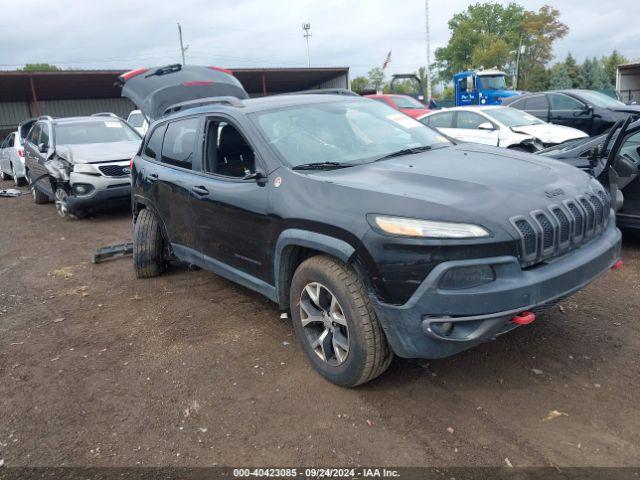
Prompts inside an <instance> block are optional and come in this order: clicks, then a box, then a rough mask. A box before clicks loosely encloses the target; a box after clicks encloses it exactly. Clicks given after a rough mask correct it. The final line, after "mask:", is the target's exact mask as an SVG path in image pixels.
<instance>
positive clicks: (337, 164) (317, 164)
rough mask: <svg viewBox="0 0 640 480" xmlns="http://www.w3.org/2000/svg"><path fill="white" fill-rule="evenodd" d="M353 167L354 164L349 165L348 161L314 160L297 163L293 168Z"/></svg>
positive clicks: (324, 168) (327, 168)
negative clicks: (312, 161)
mask: <svg viewBox="0 0 640 480" xmlns="http://www.w3.org/2000/svg"><path fill="white" fill-rule="evenodd" d="M348 167H353V165H349V164H347V163H340V162H314V163H303V164H301V165H296V166H295V167H293V170H330V169H334V168H348Z"/></svg>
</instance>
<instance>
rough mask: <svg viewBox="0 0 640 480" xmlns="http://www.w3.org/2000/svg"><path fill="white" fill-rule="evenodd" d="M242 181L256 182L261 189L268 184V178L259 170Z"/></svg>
mask: <svg viewBox="0 0 640 480" xmlns="http://www.w3.org/2000/svg"><path fill="white" fill-rule="evenodd" d="M242 180H255V181H256V183H257V184H258V185H260V186H261V187H262V186H264V185H266V184H267V176H266V175H265V174H264V173H262V172H261V171H259V170H258V171H255V172H252V173H248V174H246V175H245V176H244V177H242Z"/></svg>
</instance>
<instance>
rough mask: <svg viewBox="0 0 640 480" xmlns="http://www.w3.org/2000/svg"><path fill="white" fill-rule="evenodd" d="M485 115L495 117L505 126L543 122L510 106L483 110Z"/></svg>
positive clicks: (521, 125)
mask: <svg viewBox="0 0 640 480" xmlns="http://www.w3.org/2000/svg"><path fill="white" fill-rule="evenodd" d="M484 113H485V114H486V115H489V116H490V117H492V118H495V119H496V120H497V121H498V122H500V123H501V124H503V125H504V126H505V127H509V128H510V127H524V126H527V125H540V124H542V123H544V122H543V121H542V120H539V119H537V118H536V117H534V116H533V115H529V114H528V113H526V112H523V111H522V110H517V109H515V108H511V107H502V108H491V109H487V110H484Z"/></svg>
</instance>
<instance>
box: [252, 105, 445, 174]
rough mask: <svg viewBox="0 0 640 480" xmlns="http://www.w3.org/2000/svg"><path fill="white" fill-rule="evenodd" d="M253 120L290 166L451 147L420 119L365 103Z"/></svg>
mask: <svg viewBox="0 0 640 480" xmlns="http://www.w3.org/2000/svg"><path fill="white" fill-rule="evenodd" d="M250 118H251V119H252V120H253V121H254V122H255V124H256V126H257V127H258V128H259V129H260V130H261V131H262V133H263V135H264V136H265V137H266V140H267V142H268V143H269V144H270V145H271V146H272V147H273V148H274V149H275V150H276V151H277V152H278V153H279V154H280V156H281V157H282V158H283V160H284V161H285V162H286V163H287V164H289V165H290V166H292V167H295V166H298V165H302V164H308V163H322V162H337V163H340V164H351V165H356V164H362V163H367V162H371V161H374V160H376V159H377V158H382V157H384V156H385V155H388V154H390V153H393V152H397V151H399V150H403V149H408V148H420V147H435V146H436V145H438V146H448V145H451V143H450V142H449V141H448V140H447V139H446V138H445V137H443V136H442V135H440V134H439V133H438V132H437V131H435V130H433V129H431V128H429V127H427V126H425V125H423V124H422V123H420V122H418V121H417V120H414V119H412V118H410V117H408V116H407V115H405V114H403V113H400V112H398V111H397V110H394V109H392V108H391V107H388V106H385V105H382V104H379V103H376V102H369V101H364V100H361V99H354V100H342V101H331V102H323V103H312V104H306V105H296V106H294V107H289V108H283V109H280V110H267V111H263V112H257V113H255V114H252V115H251V116H250Z"/></svg>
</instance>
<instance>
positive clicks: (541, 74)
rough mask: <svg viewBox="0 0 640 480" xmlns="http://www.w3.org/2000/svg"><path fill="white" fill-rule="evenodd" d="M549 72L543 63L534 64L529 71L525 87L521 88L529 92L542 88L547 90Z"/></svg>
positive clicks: (541, 89)
mask: <svg viewBox="0 0 640 480" xmlns="http://www.w3.org/2000/svg"><path fill="white" fill-rule="evenodd" d="M549 74H550V71H549V70H548V69H547V68H545V67H544V66H543V65H535V66H534V67H533V68H532V70H531V72H530V73H529V77H528V79H527V84H526V88H524V87H523V89H526V90H529V91H531V92H541V91H543V90H548V89H549ZM520 85H521V86H522V83H520Z"/></svg>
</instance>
